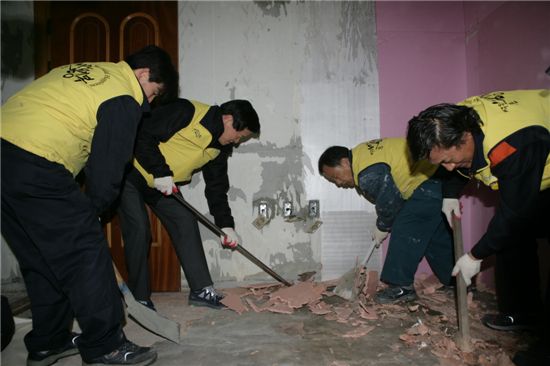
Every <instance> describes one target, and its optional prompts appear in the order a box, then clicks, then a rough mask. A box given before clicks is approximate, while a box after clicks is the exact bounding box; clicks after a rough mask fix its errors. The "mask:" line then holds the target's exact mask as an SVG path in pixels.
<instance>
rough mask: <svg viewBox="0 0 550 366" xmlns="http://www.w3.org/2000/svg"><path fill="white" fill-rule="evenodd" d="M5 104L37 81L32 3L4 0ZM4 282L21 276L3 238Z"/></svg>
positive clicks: (3, 63) (3, 89)
mask: <svg viewBox="0 0 550 366" xmlns="http://www.w3.org/2000/svg"><path fill="white" fill-rule="evenodd" d="M1 17H2V54H7V53H9V56H10V57H2V79H1V94H2V104H4V102H5V101H6V100H7V99H8V98H9V97H11V96H12V95H13V94H15V93H16V92H17V91H19V90H20V89H21V88H23V87H24V86H25V85H27V84H29V83H30V82H31V81H33V80H34V62H33V50H34V38H33V33H32V30H33V28H32V27H33V22H34V12H33V3H32V1H17V2H15V1H2V4H1ZM1 246H2V247H1V257H2V262H1V263H2V283H5V282H6V281H7V282H11V281H14V280H16V279H19V278H20V277H21V273H20V271H19V266H18V263H17V260H16V259H15V256H14V255H13V253H12V252H11V250H10V248H9V247H8V245H7V244H6V242H5V241H4V238H3V237H2V238H1Z"/></svg>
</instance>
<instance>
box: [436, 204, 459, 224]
mask: <svg viewBox="0 0 550 366" xmlns="http://www.w3.org/2000/svg"><path fill="white" fill-rule="evenodd" d="M441 212H443V213H444V214H445V217H446V218H447V222H448V223H449V226H450V227H453V213H454V214H455V216H456V217H457V218H458V219H460V217H461V215H460V201H459V200H457V199H456V198H443V204H442V205H441Z"/></svg>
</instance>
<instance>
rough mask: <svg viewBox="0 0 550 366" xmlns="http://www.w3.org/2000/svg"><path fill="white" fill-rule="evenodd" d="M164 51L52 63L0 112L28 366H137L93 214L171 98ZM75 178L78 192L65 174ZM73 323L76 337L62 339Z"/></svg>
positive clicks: (145, 360)
mask: <svg viewBox="0 0 550 366" xmlns="http://www.w3.org/2000/svg"><path fill="white" fill-rule="evenodd" d="M177 83H178V82H177V71H176V70H175V69H174V67H173V65H172V63H171V61H170V57H169V56H168V54H167V53H166V52H165V51H164V50H162V49H160V48H158V47H155V46H148V47H146V48H144V49H142V50H141V51H138V52H137V53H135V54H132V55H130V56H128V57H127V58H126V59H125V61H121V62H119V63H109V62H81V63H76V64H70V65H66V66H61V67H58V68H55V69H53V70H51V71H50V72H49V73H48V74H46V75H45V76H43V77H41V78H39V79H37V80H35V81H34V82H33V83H31V84H30V85H28V86H27V87H25V88H24V89H23V90H21V91H20V92H18V93H17V94H15V95H14V96H12V97H11V98H10V99H9V100H8V101H7V102H6V103H5V104H4V106H3V107H2V131H1V137H2V147H1V148H2V209H1V211H2V235H3V236H4V238H5V239H6V241H7V243H8V245H9V246H10V247H11V249H12V250H13V252H14V254H15V256H16V257H17V259H18V261H19V265H20V268H21V273H22V274H23V277H24V279H25V284H26V289H27V292H28V296H29V298H30V301H31V311H32V321H33V329H32V330H31V331H30V332H29V333H28V334H27V335H26V336H25V344H26V347H27V349H28V352H29V353H28V357H27V365H29V366H38V365H40V366H46V365H51V364H53V363H55V362H57V360H59V359H60V358H63V357H66V356H69V355H72V354H75V353H79V352H80V356H81V357H82V360H83V364H84V365H88V364H94V365H100V364H110V365H126V364H136V365H148V364H151V363H153V362H154V361H155V359H156V352H155V351H154V350H153V349H151V348H149V347H140V346H137V345H135V344H134V343H132V342H130V341H129V340H127V339H126V337H125V335H124V333H123V330H122V324H123V323H122V322H123V319H124V311H123V308H122V303H121V298H120V293H119V290H118V286H117V283H116V280H115V275H114V271H113V265H112V261H111V255H110V253H109V249H108V244H107V242H106V240H105V236H104V234H103V230H102V227H101V224H100V222H99V220H98V217H99V216H100V214H101V213H102V212H103V211H104V210H105V209H106V208H107V206H109V204H110V203H111V202H112V201H113V200H114V199H115V198H116V197H117V195H118V194H119V188H120V184H121V181H122V177H123V174H124V169H125V166H126V165H127V164H128V163H130V161H131V158H132V151H133V146H134V139H135V136H136V131H137V127H138V124H139V122H140V120H141V117H142V114H143V113H144V112H148V111H149V109H150V107H149V102H151V101H152V100H153V99H154V98H155V97H156V96H157V95H160V94H166V95H168V96H175V95H177ZM82 170H84V171H85V173H86V179H87V184H86V192H82V191H81V190H80V187H79V185H78V184H77V183H76V181H75V179H74V177H75V176H76V175H77V174H79V173H80V172H81V171H82ZM73 318H76V320H77V321H78V324H79V326H80V328H81V330H82V334H80V335H77V334H75V333H71V328H72V324H73Z"/></svg>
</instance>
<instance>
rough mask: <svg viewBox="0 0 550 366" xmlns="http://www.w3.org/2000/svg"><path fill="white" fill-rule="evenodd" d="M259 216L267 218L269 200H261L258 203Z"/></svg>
mask: <svg viewBox="0 0 550 366" xmlns="http://www.w3.org/2000/svg"><path fill="white" fill-rule="evenodd" d="M258 216H260V217H263V218H265V219H267V216H268V212H267V202H260V203H259V204H258Z"/></svg>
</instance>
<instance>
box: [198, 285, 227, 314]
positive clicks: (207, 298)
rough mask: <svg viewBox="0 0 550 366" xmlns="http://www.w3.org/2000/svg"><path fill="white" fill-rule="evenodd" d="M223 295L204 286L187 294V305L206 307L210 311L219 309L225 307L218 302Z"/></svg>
mask: <svg viewBox="0 0 550 366" xmlns="http://www.w3.org/2000/svg"><path fill="white" fill-rule="evenodd" d="M221 299H223V295H220V294H219V293H218V292H217V291H216V290H215V289H214V287H212V286H206V287H204V288H202V289H200V290H195V291H193V290H191V292H189V305H196V306H208V307H209V308H212V309H221V308H224V307H225V305H224V304H222V303H221V302H220V301H221Z"/></svg>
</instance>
